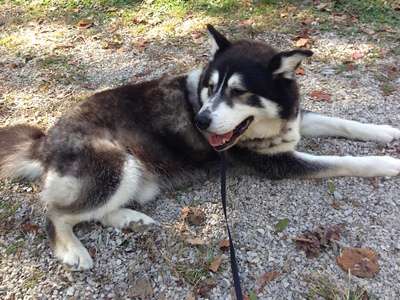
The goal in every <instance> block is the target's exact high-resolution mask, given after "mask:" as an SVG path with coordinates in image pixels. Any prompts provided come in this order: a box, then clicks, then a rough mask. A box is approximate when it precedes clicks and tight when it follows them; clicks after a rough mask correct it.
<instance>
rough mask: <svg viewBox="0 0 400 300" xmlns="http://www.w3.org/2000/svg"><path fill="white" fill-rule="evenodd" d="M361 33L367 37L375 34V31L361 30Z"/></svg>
mask: <svg viewBox="0 0 400 300" xmlns="http://www.w3.org/2000/svg"><path fill="white" fill-rule="evenodd" d="M361 31H362V32H364V33H366V34H369V35H373V34H375V31H374V30H372V29H361Z"/></svg>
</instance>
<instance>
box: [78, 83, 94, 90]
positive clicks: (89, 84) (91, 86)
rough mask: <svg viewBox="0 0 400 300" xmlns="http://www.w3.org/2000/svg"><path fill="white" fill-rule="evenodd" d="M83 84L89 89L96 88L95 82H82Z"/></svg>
mask: <svg viewBox="0 0 400 300" xmlns="http://www.w3.org/2000/svg"><path fill="white" fill-rule="evenodd" d="M81 86H82V87H84V88H87V89H89V90H94V86H93V83H91V82H85V83H82V84H81Z"/></svg>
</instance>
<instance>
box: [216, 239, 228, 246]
mask: <svg viewBox="0 0 400 300" xmlns="http://www.w3.org/2000/svg"><path fill="white" fill-rule="evenodd" d="M229 245H230V243H229V240H227V239H222V240H220V241H219V242H218V246H219V247H220V248H222V247H229Z"/></svg>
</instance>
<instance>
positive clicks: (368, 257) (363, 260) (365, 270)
mask: <svg viewBox="0 0 400 300" xmlns="http://www.w3.org/2000/svg"><path fill="white" fill-rule="evenodd" d="M336 261H337V262H338V264H339V265H340V266H341V267H342V269H343V270H344V271H346V272H348V271H349V270H350V272H351V273H352V274H354V275H356V276H358V277H362V278H372V277H373V276H374V274H376V273H377V272H378V269H379V264H378V259H377V257H376V255H375V253H374V252H373V251H372V250H369V249H361V248H345V249H344V250H343V251H342V253H341V255H340V254H339V255H338V256H337V257H336Z"/></svg>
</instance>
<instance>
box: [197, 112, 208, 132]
mask: <svg viewBox="0 0 400 300" xmlns="http://www.w3.org/2000/svg"><path fill="white" fill-rule="evenodd" d="M194 122H195V124H196V127H197V128H198V129H199V130H201V131H205V130H207V128H208V127H210V124H211V118H210V115H209V114H208V113H207V112H203V113H198V114H197V115H196V116H195V117H194Z"/></svg>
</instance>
